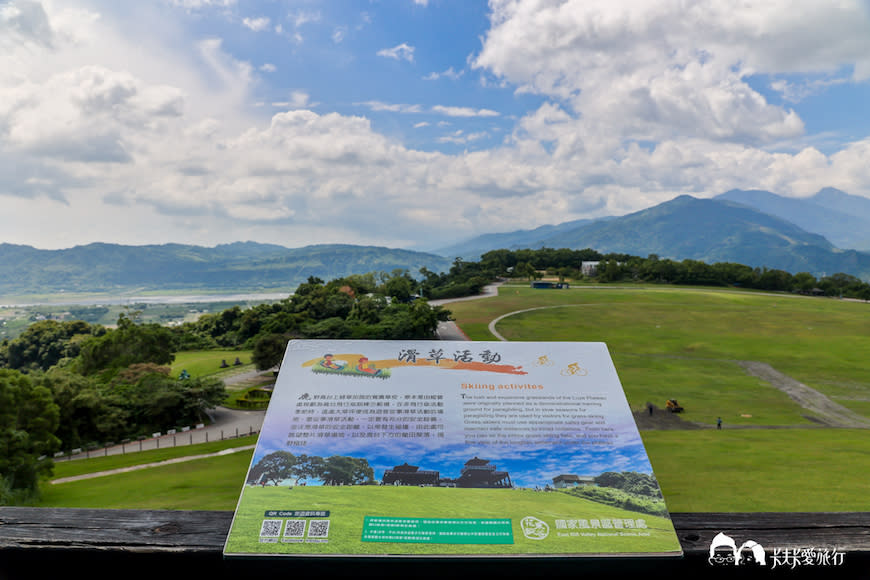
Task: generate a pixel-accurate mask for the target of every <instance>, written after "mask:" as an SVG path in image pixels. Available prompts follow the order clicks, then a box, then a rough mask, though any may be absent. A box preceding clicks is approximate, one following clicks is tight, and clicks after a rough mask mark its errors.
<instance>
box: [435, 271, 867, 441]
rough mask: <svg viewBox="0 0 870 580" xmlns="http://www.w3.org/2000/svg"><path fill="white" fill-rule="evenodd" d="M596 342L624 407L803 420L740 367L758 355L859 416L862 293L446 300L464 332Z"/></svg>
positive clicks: (529, 295)
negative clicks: (674, 403)
mask: <svg viewBox="0 0 870 580" xmlns="http://www.w3.org/2000/svg"><path fill="white" fill-rule="evenodd" d="M536 307H545V308H543V309H540V310H533V311H529V312H524V313H520V314H515V315H513V316H509V317H507V318H504V319H502V320H501V321H500V322H499V323H498V324H497V326H496V330H497V331H498V332H499V333H500V334H502V335H503V336H504V337H505V338H506V339H508V340H528V341H544V340H553V341H592V342H604V343H606V344H607V346H608V349H609V350H610V353H611V356H612V357H613V359H614V364H615V365H616V368H617V371H618V372H619V376H620V380H621V381H622V383H623V387H624V388H625V392H626V396H627V398H628V401H629V404H630V405H631V406H632V408H641V407H643V406H644V405H645V403H646V402H647V401H650V402H652V403H654V404H656V405H658V406H664V403H665V401H666V400H667V399H670V398H676V399H677V400H679V401H680V403H681V404H682V405H683V406H684V407H685V408H686V412H685V414H684V417H685V418H686V419H687V420H692V421H698V422H702V423H706V424H713V423H715V421H716V418H717V417H719V416H721V417H722V418H723V420H725V421H726V425H747V426H748V425H810V424H812V423H811V421H810V420H809V419H807V418H805V417H804V415H807V413H805V412H804V411H803V410H802V409H801V408H800V407H798V406H797V405H796V404H794V403H793V402H792V401H791V400H790V399H789V398H788V397H787V396H786V395H784V394H783V393H781V392H780V391H778V390H776V389H773V388H772V387H770V386H769V385H768V384H766V383H764V382H763V381H760V380H759V379H757V378H754V377H751V376H749V375H747V373H746V372H745V371H744V370H743V369H742V368H741V367H740V366H739V365H738V364H737V363H736V361H738V360H752V361H761V362H764V363H767V364H770V365H772V366H773V367H774V368H775V369H777V370H778V371H780V372H782V373H785V374H786V375H788V376H790V377H792V378H794V379H796V380H798V381H800V382H802V383H804V384H806V385H808V386H810V387H812V388H814V389H816V390H818V391H820V392H822V393H824V394H825V395H827V396H828V397H830V398H831V399H833V400H834V401H836V402H838V403H840V404H841V405H843V406H845V407H848V408H850V409H852V410H853V411H856V412H858V413H861V414H863V415H864V416H868V417H870V367H868V365H867V363H866V361H867V357H868V355H870V332H868V331H870V304H865V303H855V302H847V301H840V300H832V299H823V298H805V297H795V296H791V295H770V294H760V293H751V292H735V291H718V290H705V289H691V288H673V287H637V288H625V289H619V288H614V289H606V288H604V289H599V288H583V289H571V290H533V289H530V288H526V287H503V288H502V289H501V292H500V295H499V297H498V298H494V299H482V300H473V301H469V302H458V303H454V304H450V305H449V308H450V310H451V311H452V312H453V314H454V317H455V318H456V320H457V322H458V323H459V325H460V326H461V327H462V329H463V330H464V331H465V332H466V333H467V334H468V335H469V337H471V338H472V339H473V340H493V339H494V338H495V337H494V336H493V335H492V334H491V333H490V332H489V330H488V329H487V324H488V323H489V321H491V320H493V319H494V318H496V317H498V316H502V315H504V314H507V313H510V312H514V311H517V310H524V309H529V308H536Z"/></svg>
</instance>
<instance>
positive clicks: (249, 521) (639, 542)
mask: <svg viewBox="0 0 870 580" xmlns="http://www.w3.org/2000/svg"><path fill="white" fill-rule="evenodd" d="M243 502H244V509H243V510H242V511H240V512H239V513H238V514H237V515H236V520H235V522H234V525H233V530H232V532H231V538H230V541H229V542H228V544H227V550H228V551H230V552H245V553H263V552H267V553H269V552H275V553H293V551H294V549H295V550H296V551H297V552H298V551H299V550H300V548H301V551H303V552H305V553H313V554H341V553H350V552H360V551H363V552H364V553H370V554H383V553H389V554H432V553H448V554H466V553H478V554H499V553H607V552H638V551H673V550H678V549H679V544H678V543H677V541H676V536H674V535H673V526H672V525H671V523H670V521H669V520H667V519H665V518H660V517H655V516H650V515H645V514H639V513H637V512H630V511H626V510H622V509H618V508H613V507H609V506H604V505H602V504H598V503H595V502H591V501H588V500H584V499H580V498H576V497H573V496H570V495H568V494H565V493H560V492H552V493H544V492H535V491H531V490H523V489H502V490H491V489H490V490H486V489H456V488H419V487H393V486H345V487H319V486H309V487H296V488H293V489H288V488H287V487H265V488H259V487H250V486H248V487H246V488H245V491H244V499H243ZM290 509H297V510H329V511H330V514H329V519H330V532H329V541H328V542H327V543H322V544H309V543H306V544H301V545H300V544H283V543H270V544H263V543H260V542H259V541H258V539H259V531H260V526H261V523H262V521H263V519H264V514H265V513H266V511H267V510H290ZM529 515H533V516H536V517H538V518H540V519H541V520H543V521H545V522H547V523H548V525H549V526H550V535H549V536H548V537H547V538H546V540H545V541H540V540H530V539H527V538H525V537H524V536H523V533H522V531H521V529H520V525H519V522H520V521H521V520H522V519H523V518H524V517H526V516H529ZM366 516H380V517H396V518H451V519H468V518H484V519H499V518H509V519H510V520H511V528H512V531H513V541H514V544H513V545H511V546H509V547H505V546H504V545H499V544H485V545H480V544H475V545H473V546H469V545H467V544H460V543H456V544H420V543H401V542H398V543H397V542H362V543H361V542H360V538H361V537H362V530H363V520H364V518H365V517H366ZM578 519H584V520H587V521H588V520H590V519H598V520H603V519H611V520H615V519H619V520H620V521H623V520H626V519H630V520H632V521H633V522H636V521H637V520H638V519H640V520H642V521H643V522H644V524H645V525H646V526H647V527H646V529H643V530H624V531H625V532H630V531H636V532H644V533H645V532H649V535H648V536H647V535H644V536H634V535H628V534H626V535H625V536H618V535H616V536H607V537H599V536H597V535H595V534H593V535H592V536H584V537H581V536H580V535H579V534H578V535H574V536H572V535H570V534H568V533H565V534H564V535H559V534H558V533H557V532H558V530H557V527H556V521H557V520H563V521H567V520H578ZM564 531H565V532H567V529H566V530H564ZM575 531H577V530H575ZM590 531H591V530H590ZM610 531H611V532H612V531H614V530H610Z"/></svg>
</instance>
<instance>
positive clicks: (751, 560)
mask: <svg viewBox="0 0 870 580" xmlns="http://www.w3.org/2000/svg"><path fill="white" fill-rule="evenodd" d="M737 555H738V558H737V565H738V566H751V565H753V564H754V565H756V566H766V565H767V563H766V562H765V559H764V548H763V547H762V546H761V544H759V543H758V542H756V541H755V540H746V541H745V542H743V544H741V546H740V550H739V551H738V553H737Z"/></svg>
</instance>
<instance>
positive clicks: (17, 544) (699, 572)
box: [0, 507, 870, 580]
mask: <svg viewBox="0 0 870 580" xmlns="http://www.w3.org/2000/svg"><path fill="white" fill-rule="evenodd" d="M232 516H233V514H232V512H227V511H169V510H166V511H148V510H106V509H71V508H28V507H0V578H2V579H3V580H18V579H19V578H21V579H24V578H26V579H28V580H31V579H33V578H41V577H50V576H51V577H54V576H58V575H63V576H68V575H70V573H71V572H72V571H82V572H83V573H84V574H85V575H86V577H87V578H88V579H89V580H90V579H93V578H104V577H105V578H119V577H120V578H125V580H126V579H128V578H131V577H147V578H155V579H156V578H188V577H196V578H205V579H209V580H211V579H215V578H264V577H270V578H271V577H272V576H271V574H277V573H280V574H281V575H282V576H281V577H286V578H289V577H306V578H309V577H321V576H320V575H326V576H323V577H327V578H332V577H333V575H334V574H341V575H342V576H347V575H351V577H353V578H361V577H368V576H369V575H371V576H377V577H379V578H390V577H391V576H397V575H402V576H405V575H407V574H408V573H409V572H410V571H411V570H414V571H415V572H414V573H418V572H419V571H421V570H427V571H428V570H431V571H432V572H433V573H434V574H435V575H438V576H441V575H442V574H461V575H462V576H461V577H462V578H471V577H472V576H471V575H475V576H477V575H479V576H480V577H481V578H483V577H489V578H494V577H497V576H505V574H504V573H505V572H511V574H510V577H517V573H519V574H523V573H529V574H534V577H536V578H548V577H551V576H552V577H554V578H555V577H560V578H561V577H565V578H567V577H573V576H574V575H577V576H578V577H579V575H586V574H589V573H590V572H592V573H594V572H599V573H602V574H607V576H606V577H608V578H614V577H623V575H631V576H632V577H634V578H645V577H654V576H659V575H663V574H675V575H676V576H674V577H677V578H682V577H688V576H689V575H691V576H692V577H694V578H711V577H723V578H726V577H729V578H734V577H735V574H738V575H739V577H740V578H745V577H747V574H749V575H750V576H753V577H755V576H758V577H767V578H798V577H800V578H803V577H810V576H812V577H815V576H816V575H818V577H834V578H838V579H839V578H853V577H854V578H870V512H843V513H675V514H671V517H672V519H673V522H674V527H675V528H676V530H677V535H678V537H679V539H680V543H681V544H682V547H683V551H684V556H683V557H682V558H671V557H666V558H649V557H644V558H619V557H607V558H564V557H558V558H531V557H530V558H521V557H520V558H518V557H509V558H480V559H478V558H457V557H450V558H416V557H409V556H403V557H396V558H385V557H371V558H341V557H329V558H326V557H318V558H303V557H292V558H277V559H272V558H268V559H267V558H255V559H241V560H238V559H224V558H223V555H222V551H223V545H224V540H225V538H226V535H227V532H228V530H229V527H230V523H231V521H232ZM720 532H722V533H725V534H727V535H728V536H730V537H732V538H733V539H734V540H735V541H736V542H737V544H738V545H740V544H741V543H743V542H745V541H747V540H750V539H751V540H754V541H755V542H757V543H758V544H760V545H761V546H763V547H764V550H765V554H766V562H765V565H764V566H755V567H751V566H741V567H739V569H737V568H736V567H735V566H734V565H733V564H730V565H725V564H718V565H715V564H711V563H710V562H709V561H708V557H709V550H710V546H711V543H712V541H713V538H714V537H715V536H716V535H717V534H719V533H720ZM424 564H425V568H424V567H422V565H424ZM192 574H195V575H192ZM264 575H268V576H264ZM505 577H506V576H505Z"/></svg>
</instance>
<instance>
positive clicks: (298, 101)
mask: <svg viewBox="0 0 870 580" xmlns="http://www.w3.org/2000/svg"><path fill="white" fill-rule="evenodd" d="M313 104H314V103H311V102H310V101H309V96H308V93H306V92H304V91H292V92H291V93H290V100H289V101H279V102H275V103H272V106H273V107H282V108H287V109H304V108H306V107H311V106H313Z"/></svg>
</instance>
